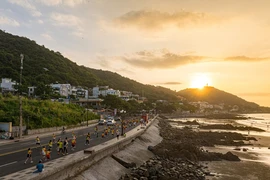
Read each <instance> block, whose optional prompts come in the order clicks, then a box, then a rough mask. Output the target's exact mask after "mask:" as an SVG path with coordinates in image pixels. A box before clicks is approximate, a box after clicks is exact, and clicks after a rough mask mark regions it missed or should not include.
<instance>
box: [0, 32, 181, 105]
mask: <svg viewBox="0 0 270 180" xmlns="http://www.w3.org/2000/svg"><path fill="white" fill-rule="evenodd" d="M0 39H1V41H0V49H1V50H0V59H1V61H0V78H11V79H12V80H15V81H17V82H19V71H20V54H21V53H22V54H24V67H23V76H22V86H23V89H24V91H27V86H41V84H42V85H43V86H44V84H50V83H55V82H59V83H70V84H71V85H74V86H82V87H87V88H92V87H94V86H96V85H100V86H102V85H108V86H110V87H111V88H114V89H119V90H125V91H131V92H133V93H134V94H139V95H141V96H142V95H143V96H145V97H147V98H148V99H149V100H158V99H166V100H169V101H175V100H176V99H177V97H176V92H174V91H172V90H170V89H168V88H165V87H161V86H157V87H155V86H153V85H146V84H142V83H139V82H137V81H135V80H131V79H129V78H127V77H123V76H121V75H119V74H117V73H113V72H110V71H104V70H97V69H93V68H90V67H85V66H79V65H77V64H76V63H75V62H73V61H71V60H69V59H68V58H65V57H64V56H63V55H62V54H61V53H60V52H54V51H53V50H50V49H48V48H46V47H45V46H43V45H38V44H37V43H36V42H35V41H33V40H30V39H28V38H26V37H20V36H14V35H12V34H9V33H6V32H4V31H2V30H0ZM44 68H46V69H48V71H44Z"/></svg>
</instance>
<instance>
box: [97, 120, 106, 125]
mask: <svg viewBox="0 0 270 180" xmlns="http://www.w3.org/2000/svg"><path fill="white" fill-rule="evenodd" d="M104 124H106V120H105V119H100V120H99V121H98V125H104Z"/></svg>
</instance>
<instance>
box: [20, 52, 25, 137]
mask: <svg viewBox="0 0 270 180" xmlns="http://www.w3.org/2000/svg"><path fill="white" fill-rule="evenodd" d="M20 57H21V68H20V92H19V99H20V102H19V104H20V132H19V138H20V139H21V138H22V120H23V119H22V70H23V58H24V56H23V54H21V55H20Z"/></svg>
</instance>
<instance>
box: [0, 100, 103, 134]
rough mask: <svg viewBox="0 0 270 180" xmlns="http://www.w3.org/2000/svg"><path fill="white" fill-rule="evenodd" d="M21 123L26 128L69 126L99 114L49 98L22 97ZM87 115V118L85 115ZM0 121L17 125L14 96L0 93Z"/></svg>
mask: <svg viewBox="0 0 270 180" xmlns="http://www.w3.org/2000/svg"><path fill="white" fill-rule="evenodd" d="M22 102H23V103H22V104H23V125H25V126H27V128H28V129H36V128H44V127H55V126H69V125H75V124H78V123H81V122H83V121H86V119H88V120H91V119H98V118H99V116H98V115H95V114H93V113H91V112H88V113H86V111H85V110H84V108H82V107H80V106H78V105H74V104H63V103H59V102H52V101H50V100H46V101H44V100H42V101H39V100H31V99H26V98H23V101H22ZM87 115H88V118H87V117H86V116H87ZM0 121H1V122H12V125H13V126H16V125H17V126H18V125H19V99H18V97H16V96H11V95H8V96H7V97H3V96H2V95H0Z"/></svg>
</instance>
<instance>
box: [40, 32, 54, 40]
mask: <svg viewBox="0 0 270 180" xmlns="http://www.w3.org/2000/svg"><path fill="white" fill-rule="evenodd" d="M41 36H42V37H44V38H45V39H47V40H50V41H51V40H53V38H52V37H51V36H50V35H49V34H46V33H43V34H41Z"/></svg>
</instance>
